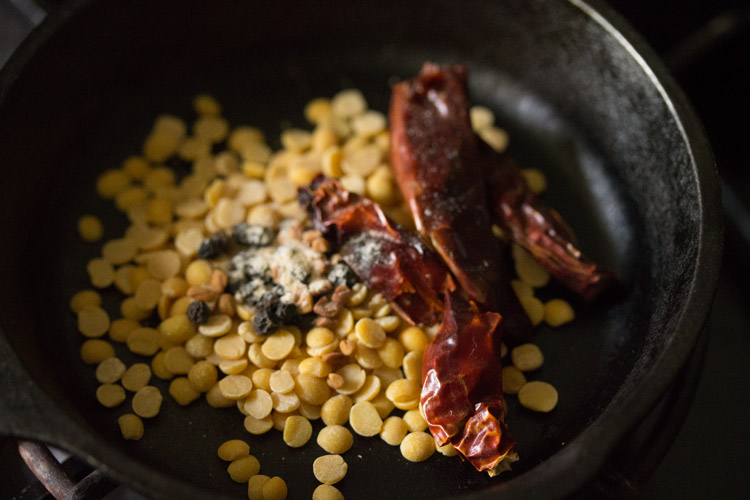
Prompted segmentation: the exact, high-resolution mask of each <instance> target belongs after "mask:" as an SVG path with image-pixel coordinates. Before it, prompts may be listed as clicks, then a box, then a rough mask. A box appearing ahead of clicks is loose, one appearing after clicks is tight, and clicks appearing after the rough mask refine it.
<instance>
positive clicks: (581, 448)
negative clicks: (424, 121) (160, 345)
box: [0, 0, 722, 499]
mask: <svg viewBox="0 0 750 500" xmlns="http://www.w3.org/2000/svg"><path fill="white" fill-rule="evenodd" d="M602 11H604V12H605V14H602V13H601V12H602ZM427 60H430V61H437V62H462V63H466V64H468V65H469V67H470V71H471V77H470V82H471V92H472V95H473V99H474V101H475V102H476V103H480V104H484V105H487V106H489V107H491V108H492V109H493V110H494V111H495V112H496V113H497V116H498V121H499V122H500V123H501V124H502V125H503V126H505V127H506V128H507V129H508V130H509V132H510V136H511V138H512V139H511V140H512V147H511V151H512V153H513V154H514V155H515V156H516V157H517V158H518V159H519V160H520V161H521V163H522V164H523V165H524V166H528V167H537V168H541V169H542V170H543V171H544V172H545V173H546V174H547V176H548V180H549V190H548V196H547V199H548V200H549V201H550V202H551V203H552V204H553V206H555V207H557V208H558V209H559V210H560V212H562V214H563V216H564V217H565V218H566V219H567V220H568V221H569V222H570V224H571V225H572V227H573V228H574V229H575V230H576V232H577V233H578V235H579V238H580V240H581V246H582V247H583V248H584V249H585V250H587V251H588V253H590V254H591V255H592V256H593V257H594V258H596V259H597V260H599V261H602V262H603V263H605V264H607V265H608V266H610V267H611V268H613V269H614V270H615V271H616V272H617V274H618V276H620V277H621V278H622V280H623V283H624V284H625V288H626V290H627V292H626V294H625V296H624V297H623V298H622V299H621V300H620V301H617V302H615V303H613V304H606V305H598V306H586V305H584V304H580V303H577V310H578V319H577V320H576V322H575V323H574V324H573V325H570V326H568V327H565V328H561V329H559V330H555V331H553V330H550V329H545V328H540V329H539V333H538V334H537V335H536V337H535V339H534V341H535V342H537V343H538V344H539V345H540V346H541V348H542V350H543V351H544V353H545V355H546V362H545V365H544V366H543V368H541V369H540V370H539V372H538V373H535V374H533V375H532V378H533V379H538V380H546V381H549V382H552V383H553V384H555V385H556V386H557V388H558V390H559V393H560V403H559V405H558V406H557V408H556V409H555V410H554V411H553V412H552V413H550V414H544V415H543V414H533V413H531V412H529V411H526V410H524V409H523V408H521V407H520V406H519V405H518V404H517V401H516V400H515V398H513V397H508V398H507V399H508V404H509V411H508V420H509V422H510V426H511V428H512V430H513V433H514V435H515V437H516V438H517V439H518V442H519V445H518V451H519V453H520V455H521V461H520V462H518V463H517V464H516V465H515V467H514V469H513V471H512V472H511V473H509V474H504V475H503V476H501V477H500V478H496V479H493V480H490V479H489V478H488V477H487V476H486V475H484V474H479V473H476V472H475V471H473V470H472V469H471V467H470V466H467V465H466V464H463V463H461V462H460V461H459V460H458V459H447V458H445V457H442V456H440V455H436V456H434V457H433V458H431V459H430V460H428V461H426V462H424V463H420V464H410V463H407V462H406V461H405V460H404V459H403V458H402V457H401V456H400V453H399V451H398V449H396V448H391V447H389V446H387V445H386V444H385V443H384V442H383V441H381V440H379V439H377V438H375V439H362V438H357V439H355V447H354V448H353V449H352V450H351V451H349V452H348V453H347V454H346V455H345V458H346V460H347V462H348V464H349V473H348V475H347V477H346V479H345V480H344V481H343V482H342V483H340V485H339V486H340V488H341V490H342V491H343V492H344V494H345V496H346V497H347V498H360V499H382V498H443V497H461V498H490V497H493V498H494V497H502V498H506V499H507V498H519V497H524V498H528V497H556V496H563V495H566V494H568V493H569V492H571V491H573V490H574V489H575V488H576V487H578V486H580V485H581V484H582V483H583V482H584V481H585V480H586V479H588V478H589V477H591V476H592V475H593V474H594V473H595V472H596V471H597V469H598V468H599V467H600V466H601V464H602V462H603V461H604V459H605V458H606V456H607V454H608V452H609V451H610V450H611V448H612V447H613V446H614V445H615V444H616V443H617V441H618V440H619V439H622V438H625V439H627V432H628V430H629V429H630V428H631V427H632V426H633V425H635V424H637V422H638V420H639V419H640V418H641V417H642V416H643V415H644V414H645V413H646V411H647V410H648V409H649V408H650V407H651V406H652V405H653V403H654V402H655V401H656V400H657V399H658V398H659V397H660V396H661V394H662V393H663V392H664V390H665V388H666V387H667V386H668V384H669V383H670V381H671V379H672V378H673V376H674V375H675V373H676V372H677V370H678V369H679V367H680V366H681V365H682V364H683V362H684V360H685V359H686V357H687V355H688V353H689V352H690V350H691V348H692V347H693V345H694V343H695V339H696V338H697V334H698V332H699V329H700V328H701V325H702V323H703V321H704V319H705V316H706V313H707V311H708V308H709V304H710V301H711V298H712V295H713V291H714V286H715V281H716V277H717V270H718V266H719V257H720V247H721V234H722V232H721V222H720V210H719V207H720V201H719V191H718V184H717V176H716V173H715V170H714V165H713V161H712V157H711V153H710V149H709V146H708V144H707V142H706V140H705V138H704V136H703V133H702V130H701V129H700V126H699V124H698V123H697V121H696V119H695V117H694V115H693V114H692V112H691V111H690V109H688V107H687V105H686V103H685V101H684V98H683V97H682V95H681V94H680V93H679V92H678V91H677V90H676V89H675V87H674V84H673V82H672V80H671V79H670V78H669V77H668V76H667V75H666V74H665V71H664V69H663V68H662V66H661V65H660V64H659V63H658V61H655V60H654V57H653V55H652V53H651V51H650V50H648V48H647V47H645V46H644V44H643V42H641V41H640V39H638V38H637V37H635V36H634V35H633V34H632V33H631V32H630V30H629V29H628V28H627V27H625V26H623V23H622V22H621V21H620V20H619V19H617V18H616V17H615V16H613V15H612V14H611V13H609V12H608V11H607V10H606V8H602V7H599V6H597V8H596V9H594V8H592V7H591V6H590V4H588V3H585V2H584V1H582V0H570V1H568V2H565V1H555V2H549V1H540V0H534V1H529V0H505V1H502V2H474V1H472V2H460V3H457V2H449V1H445V2H440V1H438V2H436V1H431V2H417V1H415V2H401V1H399V2H395V1H394V2H392V1H387V0H377V1H371V2H370V1H368V2H349V1H338V2H329V3H326V4H325V5H323V4H317V3H312V2H301V1H291V0H290V1H278V2H252V3H251V2H229V1H212V2H197V1H183V2H179V3H175V2H168V1H154V0H149V1H145V0H140V1H131V2H117V1H115V0H102V1H78V2H72V3H70V4H67V5H66V6H65V7H63V8H61V9H60V10H59V11H58V12H56V13H55V14H54V15H53V16H51V17H50V19H48V20H47V21H45V22H44V24H43V25H42V26H41V27H40V28H39V29H38V30H37V32H36V33H35V34H34V36H32V37H31V38H30V39H29V40H28V41H27V42H26V43H25V44H24V45H23V46H22V47H21V49H20V50H19V51H18V52H17V53H16V55H15V57H14V58H13V59H12V60H11V61H10V62H9V63H8V65H7V66H6V67H5V69H4V70H3V73H2V75H1V78H0V165H2V167H1V168H2V172H3V178H2V196H0V204H1V205H0V206H1V207H2V211H1V212H0V213H2V217H1V218H0V234H2V237H3V240H4V241H3V244H2V246H1V250H0V255H1V256H2V259H1V260H0V263H1V264H0V282H1V283H2V287H0V324H1V325H2V335H0V354H1V355H2V356H1V357H0V373H1V374H2V382H0V389H2V391H3V392H2V399H1V400H0V434H5V435H13V436H19V437H27V438H34V439H38V440H42V441H45V442H49V443H54V444H56V445H59V446H61V447H63V448H66V449H68V450H70V451H71V452H73V453H75V454H77V455H80V456H82V457H83V458H85V459H86V460H87V461H89V462H90V463H92V464H93V465H96V466H98V467H101V468H102V470H103V471H104V472H105V473H106V474H108V475H111V476H112V477H113V478H115V479H116V480H118V481H121V482H124V483H126V484H129V485H131V486H132V487H134V488H136V489H138V490H140V491H142V492H145V493H146V494H148V495H149V496H152V497H156V498H206V497H208V496H220V495H224V496H232V497H234V498H242V497H244V495H246V492H245V487H244V486H241V485H237V484H234V483H232V482H231V481H230V480H229V478H228V476H227V474H226V472H225V470H224V468H225V464H224V463H222V462H220V461H219V460H218V459H217V458H216V455H215V452H216V448H217V446H218V445H219V444H220V443H221V442H223V441H224V440H226V439H230V438H246V439H248V440H249V441H250V443H251V446H252V452H253V453H254V454H255V455H256V456H258V458H259V459H260V461H261V463H262V472H263V473H266V474H269V475H281V476H283V477H284V478H285V479H286V480H287V482H288V483H289V485H290V498H305V497H307V498H309V495H310V493H311V491H312V490H313V488H314V486H315V484H316V482H315V479H314V477H313V475H312V468H311V464H312V461H313V459H314V458H315V457H316V456H318V455H319V454H321V450H320V449H318V447H317V445H316V444H315V443H314V442H310V443H309V444H308V445H307V446H306V447H304V448H302V449H299V450H292V449H288V448H287V447H286V446H285V445H284V444H283V442H282V440H281V439H280V436H279V435H278V433H276V432H271V433H269V434H267V435H265V436H261V437H252V436H249V435H248V434H247V433H246V432H245V431H244V429H243V426H242V418H241V417H240V415H239V414H238V413H237V411H236V410H235V409H227V410H224V411H218V410H214V409H211V408H209V407H208V406H207V405H206V404H204V403H203V402H199V403H195V404H193V405H192V406H190V407H189V408H181V407H178V406H177V405H176V404H174V403H173V402H172V401H171V399H170V398H169V397H166V398H165V403H164V405H163V408H162V412H161V414H160V415H159V416H158V418H156V419H154V420H152V421H148V422H146V435H145V437H144V439H143V440H141V441H139V442H125V441H123V440H122V439H121V437H120V436H119V431H118V428H117V425H116V418H117V416H118V415H120V414H122V413H125V412H126V411H127V410H128V405H127V404H126V405H123V407H121V408H117V409H113V410H107V409H104V408H102V407H101V406H100V405H99V404H98V403H97V402H96V400H95V397H94V391H95V389H96V385H97V384H96V382H95V380H94V374H93V369H92V368H91V367H87V366H84V365H83V364H82V363H81V362H80V360H79V355H78V350H79V348H80V344H81V338H80V336H79V334H78V333H77V332H76V327H75V318H74V317H73V315H72V314H71V313H70V312H69V311H68V309H67V303H68V300H69V298H70V296H71V295H72V294H73V293H74V292H75V291H77V290H78V289H80V288H83V287H86V286H87V282H86V273H85V267H84V266H85V262H86V261H87V259H89V258H92V257H93V256H95V255H96V254H97V251H98V248H97V246H96V245H85V244H83V243H81V242H80V241H79V239H78V237H77V236H76V232H75V225H76V220H77V218H78V217H79V216H80V215H81V214H83V213H89V212H94V213H97V214H99V215H100V216H101V217H102V218H103V219H104V221H105V224H106V235H105V237H107V238H111V237H115V236H117V235H119V234H121V232H122V230H123V229H124V227H125V223H126V221H125V219H124V217H123V216H122V215H120V214H118V213H116V211H115V210H114V209H113V208H112V207H111V206H110V204H109V203H108V202H103V201H99V200H97V199H96V196H95V195H94V194H93V193H94V180H95V178H96V176H97V174H98V173H99V172H101V171H102V170H104V169H106V168H112V167H116V166H118V165H119V164H120V162H121V161H122V160H123V159H124V158H125V157H126V156H128V155H130V154H132V153H133V152H136V151H138V150H139V146H140V144H141V141H142V139H143V138H144V137H145V135H146V134H147V132H148V130H149V128H150V125H151V123H152V120H153V118H154V117H155V116H156V115H157V114H159V113H163V112H167V113H173V114H177V115H180V116H182V117H184V118H185V119H187V120H190V119H191V118H192V114H191V110H190V102H191V97H192V96H193V95H195V94H196V93H198V92H203V91H207V92H210V93H212V94H214V95H215V96H216V97H217V98H218V99H219V100H220V101H221V102H222V103H223V104H224V107H225V115H226V116H227V118H228V119H229V120H230V122H231V123H232V125H238V124H257V125H260V126H262V127H263V128H264V129H265V131H266V132H267V135H268V136H269V137H272V138H273V137H277V136H278V133H279V130H280V128H281V127H282V126H284V125H285V124H288V123H291V124H293V125H298V126H301V125H304V122H303V119H302V116H301V109H302V106H303V104H304V103H305V102H306V101H308V100H309V99H311V98H313V97H318V96H330V95H333V94H334V93H335V92H337V91H338V90H340V89H342V88H346V87H349V86H355V87H358V88H360V89H362V90H363V92H364V94H365V95H366V96H367V98H368V100H369V102H370V105H371V106H372V107H373V108H375V109H379V110H381V111H386V109H387V105H388V98H389V93H390V92H389V85H390V84H391V83H393V82H394V81H396V80H398V79H401V78H407V77H411V76H413V75H415V74H416V73H417V72H418V70H419V68H420V67H421V65H422V63H423V62H424V61H427ZM553 292H554V293H555V294H560V293H564V292H562V291H560V290H553ZM104 295H105V303H106V305H107V307H111V308H112V309H111V310H112V311H114V310H115V309H114V307H115V306H116V303H117V293H115V292H113V291H106V292H105V293H104ZM571 300H573V299H572V298H571ZM118 354H119V355H120V356H121V357H122V358H123V359H125V360H126V361H127V362H135V361H137V359H136V357H134V356H132V355H130V354H129V353H126V352H125V350H124V349H119V348H118ZM159 385H160V387H162V389H163V390H164V392H166V386H165V385H164V384H159Z"/></svg>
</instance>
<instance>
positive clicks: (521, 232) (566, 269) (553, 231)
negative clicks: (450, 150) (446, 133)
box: [483, 148, 615, 300]
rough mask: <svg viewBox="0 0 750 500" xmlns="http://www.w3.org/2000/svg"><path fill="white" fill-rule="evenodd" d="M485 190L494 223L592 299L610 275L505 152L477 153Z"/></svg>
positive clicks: (556, 275) (610, 280)
mask: <svg viewBox="0 0 750 500" xmlns="http://www.w3.org/2000/svg"><path fill="white" fill-rule="evenodd" d="M483 159H484V165H485V172H486V177H487V193H488V198H489V200H490V204H491V206H492V209H493V210H492V211H493V214H494V216H495V221H496V223H497V224H498V225H499V226H500V227H502V228H503V229H504V230H505V231H506V232H507V233H508V235H509V236H510V238H511V239H512V240H513V241H515V242H516V243H518V244H519V245H521V246H522V247H524V248H526V249H527V250H528V251H529V252H531V254H532V255H534V257H535V258H536V260H537V261H538V262H539V263H540V264H542V265H543V266H544V267H545V268H546V269H547V271H549V273H550V275H551V276H552V277H554V278H555V279H557V280H558V281H559V282H560V283H562V284H563V285H565V286H566V287H567V288H569V289H570V290H572V291H574V292H576V293H577V294H579V295H580V296H582V297H583V298H584V299H587V300H593V299H594V298H596V297H597V296H598V295H599V294H601V293H602V292H603V291H604V290H606V289H608V288H609V287H610V286H611V285H612V284H613V283H614V282H615V277H614V275H613V274H612V273H611V272H610V271H608V270H607V269H604V268H603V267H601V266H599V265H597V264H596V263H594V262H592V261H591V260H589V259H588V258H586V256H584V255H583V253H582V252H581V251H580V250H579V249H578V248H577V245H576V243H575V236H574V235H573V232H572V231H571V230H570V228H569V227H568V225H567V224H565V222H564V221H563V219H562V218H561V217H560V214H558V213H557V212H556V211H555V210H553V209H552V208H550V207H548V206H547V205H546V204H545V203H544V202H543V201H542V200H540V199H539V198H538V197H537V196H536V195H535V194H534V193H533V192H531V190H530V189H529V187H528V184H527V183H526V180H525V179H524V177H523V175H522V174H521V171H520V170H519V169H518V167H517V166H516V165H515V163H514V162H513V160H511V159H510V158H509V157H508V156H507V155H500V154H497V153H495V152H494V151H490V150H489V148H487V150H486V151H484V153H483Z"/></svg>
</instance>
